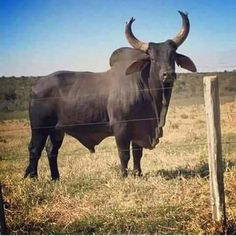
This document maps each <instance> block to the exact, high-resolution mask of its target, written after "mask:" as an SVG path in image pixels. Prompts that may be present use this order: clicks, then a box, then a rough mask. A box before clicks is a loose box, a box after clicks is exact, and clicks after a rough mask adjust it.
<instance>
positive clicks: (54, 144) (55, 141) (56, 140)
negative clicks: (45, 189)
mask: <svg viewBox="0 0 236 236" xmlns="http://www.w3.org/2000/svg"><path fill="white" fill-rule="evenodd" d="M63 138H64V132H62V131H56V130H55V131H52V132H51V133H50V135H49V138H48V140H47V144H46V151H47V156H48V161H49V166H50V171H51V177H52V180H59V178H60V175H59V171H58V165H57V156H58V150H59V149H60V147H61V145H62V142H63Z"/></svg>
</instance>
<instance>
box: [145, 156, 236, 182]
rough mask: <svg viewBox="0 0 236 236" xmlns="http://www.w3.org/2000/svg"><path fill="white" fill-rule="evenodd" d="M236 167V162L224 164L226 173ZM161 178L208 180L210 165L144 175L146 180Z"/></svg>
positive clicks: (205, 164) (204, 163)
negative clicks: (197, 178)
mask: <svg viewBox="0 0 236 236" xmlns="http://www.w3.org/2000/svg"><path fill="white" fill-rule="evenodd" d="M234 167H236V162H232V161H227V162H224V163H223V168H224V171H230V169H232V168H234ZM155 176H161V177H162V178H164V179H166V180H172V179H177V178H179V179H191V178H195V177H200V178H208V176H209V166H208V163H206V162H202V163H200V164H199V165H197V166H196V167H194V168H193V169H190V168H189V167H186V168H177V169H173V170H166V169H161V170H158V171H154V172H148V173H146V174H145V175H144V178H149V177H155Z"/></svg>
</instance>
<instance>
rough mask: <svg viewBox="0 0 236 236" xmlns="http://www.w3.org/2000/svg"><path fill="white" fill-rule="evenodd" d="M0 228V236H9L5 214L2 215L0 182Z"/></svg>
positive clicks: (0, 185)
mask: <svg viewBox="0 0 236 236" xmlns="http://www.w3.org/2000/svg"><path fill="white" fill-rule="evenodd" d="M0 226H1V230H0V232H1V234H2V235H4V234H9V231H8V228H7V225H6V220H5V214H4V205H3V196H2V184H1V182H0Z"/></svg>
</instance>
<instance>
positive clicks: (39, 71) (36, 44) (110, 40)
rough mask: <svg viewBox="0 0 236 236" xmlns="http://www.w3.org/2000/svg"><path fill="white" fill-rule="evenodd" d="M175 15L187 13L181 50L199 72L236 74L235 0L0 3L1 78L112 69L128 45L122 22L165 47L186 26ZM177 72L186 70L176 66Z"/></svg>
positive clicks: (5, 0)
mask: <svg viewBox="0 0 236 236" xmlns="http://www.w3.org/2000/svg"><path fill="white" fill-rule="evenodd" d="M178 10H181V11H184V12H188V13H189V20H190V25H191V26H190V33H189V36H188V38H187V40H186V41H185V42H184V44H183V45H181V47H180V48H178V52H179V53H181V54H185V55H187V56H189V57H190V58H191V59H192V60H193V61H194V62H195V64H196V66H197V69H198V72H224V71H233V70H235V69H236V57H235V55H236V45H235V38H236V31H235V30H233V29H234V28H235V25H236V18H235V15H236V4H235V2H234V1H233V0H229V1H227V2H222V1H220V0H216V1H213V0H210V1H208V3H207V6H206V3H205V1H203V0H200V1H198V2H197V3H196V1H187V0H183V1H181V2H178V3H176V2H175V1H172V0H168V1H162V0H158V1H157V0H148V1H146V2H136V1H134V0H128V1H114V0H100V1H96V0H89V1H88V0H86V1H85V0H80V1H76V0H68V1H65V0H48V1H44V0H34V1H30V0H21V1H17V0H0V22H1V24H0V35H1V43H0V55H1V57H0V76H5V77H10V76H15V77H19V76H44V75H47V74H50V73H53V72H55V71H58V70H73V71H94V72H100V71H105V70H107V69H109V57H110V55H111V54H112V52H113V51H114V50H115V49H117V48H119V47H127V46H129V44H128V42H127V41H126V38H125V35H124V26H125V22H126V21H128V20H129V19H130V18H131V17H134V18H135V19H136V21H135V22H134V24H133V32H134V34H135V35H136V36H137V38H139V39H140V40H142V41H146V42H153V41H154V42H161V41H165V40H167V39H169V38H172V37H174V36H175V35H176V34H177V33H178V32H179V30H180V28H181V17H180V15H179V14H178ZM176 71H177V73H183V72H187V71H186V70H183V69H181V68H179V67H177V66H176Z"/></svg>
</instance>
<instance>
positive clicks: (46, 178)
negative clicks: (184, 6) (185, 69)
mask: <svg viewBox="0 0 236 236" xmlns="http://www.w3.org/2000/svg"><path fill="white" fill-rule="evenodd" d="M183 100H184V99H183ZM198 101H199V100H198ZM185 105H188V106H185ZM221 114H222V115H221V125H222V142H223V144H222V146H223V157H224V163H225V164H224V165H225V166H224V168H225V175H224V177H225V194H226V206H227V208H226V210H227V217H228V233H231V234H235V233H236V224H235V222H236V144H235V142H236V119H235V114H236V102H226V103H222V106H221ZM167 120H168V121H167V124H166V127H165V129H164V137H163V138H162V140H161V142H160V144H158V145H157V147H156V148H155V149H154V150H152V151H150V150H145V151H144V156H143V159H142V167H143V172H144V176H143V177H141V178H134V177H133V176H132V175H131V174H130V175H129V177H128V178H126V179H122V178H121V177H120V172H119V159H118V155H117V151H116V147H115V142H114V139H113V138H108V139H106V140H104V141H103V142H102V144H101V145H99V146H98V147H97V149H96V153H95V154H93V155H91V154H89V153H88V152H87V150H86V149H85V148H84V147H83V146H82V145H81V144H80V143H79V142H77V141H76V140H74V139H73V138H71V137H69V136H67V137H66V139H65V141H64V143H63V146H62V148H61V150H60V154H59V170H60V173H61V181H60V182H56V183H54V182H51V181H50V173H49V167H48V163H47V158H46V154H45V152H44V153H43V156H42V157H41V159H40V163H39V180H38V181H32V180H30V179H23V178H22V177H23V172H24V169H25V167H26V165H27V163H28V153H27V144H28V142H29V138H30V129H29V122H28V120H27V119H14V120H3V121H1V122H0V130H1V133H0V180H1V182H2V183H3V191H4V197H5V207H6V220H7V223H8V226H9V228H10V230H11V233H12V234H217V233H221V232H222V231H221V228H220V227H219V225H217V224H214V223H213V222H212V221H211V206H210V193H209V179H208V164H207V158H208V155H207V145H206V125H205V113H204V106H203V105H202V104H201V103H200V102H197V103H195V104H192V105H191V104H190V103H189V100H188V102H186V104H184V106H183V104H182V105H181V102H178V100H177V99H176V100H175V99H174V100H173V102H172V104H171V107H170V111H169V113H168V119H167ZM229 142H231V144H229ZM129 166H130V170H131V169H132V160H131V161H130V165H129Z"/></svg>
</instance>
